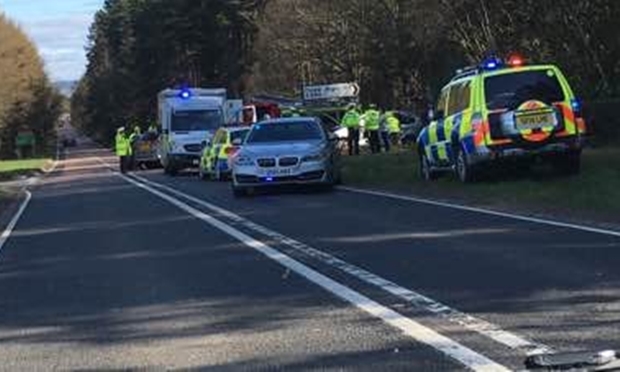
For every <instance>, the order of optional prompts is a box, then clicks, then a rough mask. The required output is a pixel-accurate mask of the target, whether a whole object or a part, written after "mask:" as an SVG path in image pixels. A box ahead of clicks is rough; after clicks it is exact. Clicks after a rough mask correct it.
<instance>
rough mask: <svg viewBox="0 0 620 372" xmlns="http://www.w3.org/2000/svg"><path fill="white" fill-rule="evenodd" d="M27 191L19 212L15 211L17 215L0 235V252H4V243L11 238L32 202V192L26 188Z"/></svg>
mask: <svg viewBox="0 0 620 372" xmlns="http://www.w3.org/2000/svg"><path fill="white" fill-rule="evenodd" d="M25 193H26V198H25V199H24V201H22V203H21V205H20V206H19V209H18V210H17V213H15V215H14V216H13V218H12V219H11V221H10V222H9V224H8V226H7V227H6V229H4V231H3V232H2V235H0V252H2V248H3V247H4V244H5V243H6V242H7V241H8V240H9V237H10V236H11V233H13V229H15V226H16V225H17V223H18V222H19V219H20V218H21V217H22V214H24V211H25V210H26V208H27V207H28V204H30V200H31V199H32V193H31V192H30V191H28V190H25Z"/></svg>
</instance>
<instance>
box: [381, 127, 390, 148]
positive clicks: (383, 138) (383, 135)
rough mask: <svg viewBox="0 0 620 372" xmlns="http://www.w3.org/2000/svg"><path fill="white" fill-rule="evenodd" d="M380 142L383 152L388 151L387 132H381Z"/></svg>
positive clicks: (388, 137) (388, 135)
mask: <svg viewBox="0 0 620 372" xmlns="http://www.w3.org/2000/svg"><path fill="white" fill-rule="evenodd" d="M381 142H382V144H383V148H384V149H385V152H390V134H389V133H388V132H385V131H382V132H381Z"/></svg>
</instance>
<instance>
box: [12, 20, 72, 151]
mask: <svg viewBox="0 0 620 372" xmlns="http://www.w3.org/2000/svg"><path fill="white" fill-rule="evenodd" d="M0 41H1V42H0V81H2V84H0V158H9V157H14V156H15V147H14V139H15V136H16V135H17V133H18V132H19V131H22V130H27V131H33V132H34V133H35V135H36V139H37V143H38V144H40V145H43V146H40V149H41V150H45V148H44V147H45V145H46V144H47V143H48V142H50V141H51V139H53V137H54V131H53V127H54V124H55V122H56V120H57V118H58V116H59V115H60V108H59V106H60V100H61V98H60V94H59V93H58V92H57V91H56V90H55V89H54V88H52V86H51V84H50V82H49V80H48V78H47V75H46V74H45V71H44V68H43V62H42V61H41V58H40V57H39V55H38V52H37V49H36V47H35V46H34V44H33V43H32V42H31V41H30V40H29V39H28V37H27V36H26V35H25V34H24V33H23V32H22V31H21V30H20V29H19V27H17V26H16V25H15V24H13V23H12V22H11V21H9V20H8V19H7V18H6V17H5V16H4V15H3V14H1V13H0Z"/></svg>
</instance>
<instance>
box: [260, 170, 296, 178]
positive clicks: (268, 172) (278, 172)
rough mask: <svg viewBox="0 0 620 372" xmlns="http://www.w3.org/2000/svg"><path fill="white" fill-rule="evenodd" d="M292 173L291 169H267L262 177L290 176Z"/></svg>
mask: <svg viewBox="0 0 620 372" xmlns="http://www.w3.org/2000/svg"><path fill="white" fill-rule="evenodd" d="M292 173H293V171H292V170H291V169H267V170H264V171H263V175H264V176H267V177H279V176H290V175H291V174H292Z"/></svg>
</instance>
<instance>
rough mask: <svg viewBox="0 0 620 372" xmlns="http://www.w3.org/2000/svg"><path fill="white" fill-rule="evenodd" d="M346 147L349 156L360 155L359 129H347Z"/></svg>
mask: <svg viewBox="0 0 620 372" xmlns="http://www.w3.org/2000/svg"><path fill="white" fill-rule="evenodd" d="M347 147H348V148H349V155H359V154H360V130H359V128H349V136H348V137H347Z"/></svg>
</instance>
